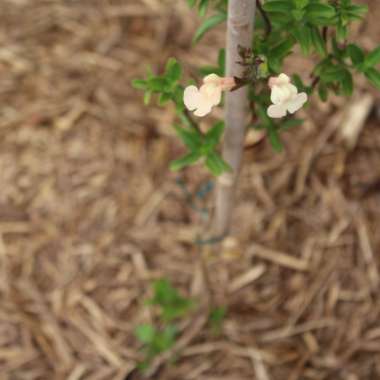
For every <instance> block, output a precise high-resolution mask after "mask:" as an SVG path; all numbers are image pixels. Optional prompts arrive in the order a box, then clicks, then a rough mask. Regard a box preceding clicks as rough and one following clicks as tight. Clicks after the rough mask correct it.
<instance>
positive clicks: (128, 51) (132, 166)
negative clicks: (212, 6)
mask: <svg viewBox="0 0 380 380" xmlns="http://www.w3.org/2000/svg"><path fill="white" fill-rule="evenodd" d="M362 3H365V4H368V6H369V9H370V11H369V15H368V17H367V18H366V19H365V21H363V22H358V23H356V24H355V25H354V26H353V32H352V33H353V34H352V36H353V39H354V40H355V41H357V42H359V43H360V44H361V45H362V46H363V47H364V48H365V49H367V50H370V49H373V48H375V47H376V46H377V45H378V44H379V43H380V23H379V22H378V20H379V18H380V4H379V1H378V0H368V1H362ZM199 24H200V21H199V18H198V16H197V15H196V13H195V12H194V11H192V10H190V9H189V8H188V6H187V3H186V1H184V0H165V1H164V0H139V1H137V2H136V1H132V0H108V1H107V0H80V1H79V0H78V1H75V0H67V1H65V0H56V1H53V0H51V1H49V0H1V2H0V100H1V102H0V133H1V139H0V185H1V188H0V295H1V302H0V379H2V380H3V379H4V380H24V379H25V380H37V379H41V380H46V379H67V380H80V379H89V380H108V379H115V380H116V379H117V380H124V379H125V380H133V379H141V378H142V375H141V374H139V373H138V372H136V371H135V367H136V364H137V363H138V362H139V361H140V360H141V355H142V354H141V350H140V347H141V344H140V343H139V341H138V340H137V339H136V337H135V334H134V331H135V329H136V326H137V325H139V324H141V323H153V322H152V321H154V320H155V314H154V311H152V310H151V309H150V308H149V307H147V306H146V305H145V300H146V299H147V298H148V297H150V295H151V289H152V288H151V284H152V281H154V280H155V279H158V278H162V277H163V278H167V279H169V280H170V281H171V282H172V283H173V284H174V285H173V286H175V287H176V288H178V289H179V291H180V293H181V294H183V295H186V296H187V297H190V298H192V299H196V300H197V303H198V308H197V312H196V313H193V314H190V315H189V316H188V317H187V318H185V319H184V320H183V321H182V322H181V325H180V339H182V338H183V344H182V346H181V350H180V354H179V355H178V357H177V360H176V361H175V362H174V364H173V363H171V364H168V365H161V364H162V363H158V364H157V366H156V367H154V368H153V370H152V373H151V375H150V377H151V378H153V379H162V380H191V379H202V380H203V379H204V380H216V379H218V380H246V379H258V380H270V379H273V380H284V379H289V380H298V379H300V380H301V379H302V380H303V379H318V380H324V379H334V380H338V379H342V380H343V379H344V380H366V379H368V380H369V379H380V301H379V297H378V294H379V264H380V262H379V261H380V258H379V250H380V118H379V117H380V116H379V114H380V112H379V104H380V96H379V93H378V92H376V90H375V89H374V88H372V87H370V85H369V84H368V82H367V81H366V80H365V79H364V78H362V77H356V78H355V83H356V91H355V95H354V96H353V97H352V98H350V99H340V98H331V99H330V101H329V102H328V103H321V102H320V101H319V100H318V99H317V97H314V98H313V99H312V100H311V104H310V106H309V107H308V108H306V109H304V110H302V111H300V112H299V116H301V117H303V118H305V123H304V125H303V126H301V127H298V128H296V129H295V130H291V131H289V132H287V133H284V134H283V140H284V144H285V151H284V152H282V153H275V152H274V151H273V149H272V148H271V146H270V144H269V143H268V141H266V140H265V139H264V140H259V141H256V140H255V139H254V137H253V140H252V141H253V142H254V144H253V147H252V148H250V149H247V150H246V152H245V155H244V168H243V170H242V174H241V182H240V185H239V191H238V195H237V204H236V212H235V215H234V221H233V227H232V237H230V238H228V239H226V240H225V241H224V242H223V243H222V244H220V245H218V247H217V249H215V247H213V246H210V245H202V246H199V245H196V244H194V242H195V240H196V238H197V236H201V235H202V231H204V229H205V228H206V225H207V222H208V220H209V214H210V210H211V209H212V196H213V187H212V186H213V182H212V178H210V176H209V174H208V173H206V172H205V171H204V170H203V169H200V168H199V167H195V168H191V169H187V170H186V171H184V172H182V173H171V172H170V171H169V170H168V164H169V162H170V160H172V159H174V158H177V157H178V156H179V155H180V154H181V153H182V151H183V147H182V146H181V143H180V142H179V141H178V139H177V138H175V137H174V136H173V130H172V128H171V126H172V124H173V123H174V122H175V111H174V109H172V108H171V107H170V106H169V107H165V108H159V107H158V106H155V105H154V102H153V104H152V105H151V106H149V107H145V106H144V105H143V99H142V93H141V92H139V91H137V90H134V89H132V87H131V85H130V82H131V80H132V79H134V78H141V77H144V75H145V73H146V69H147V67H148V65H151V66H152V68H153V70H154V71H155V72H157V73H158V72H160V70H162V69H163V67H164V65H165V63H166V60H167V58H169V57H176V58H177V59H178V60H179V61H180V62H181V63H183V65H184V67H185V69H186V77H187V78H194V79H197V78H198V79H199V77H198V73H197V69H198V68H199V66H202V65H210V64H214V63H215V61H216V59H217V53H218V49H219V48H221V47H223V45H224V35H225V30H224V26H220V27H218V28H217V29H216V30H214V31H212V32H211V33H209V34H208V35H207V36H206V37H205V38H204V39H203V40H202V41H201V42H200V43H199V44H198V45H197V46H195V47H194V48H193V47H192V44H191V39H192V37H193V33H194V31H195V30H196V28H197V27H198V26H199ZM287 65H288V68H289V72H299V73H300V74H301V75H303V76H305V75H306V76H307V73H308V72H307V67H308V63H307V62H305V60H304V59H303V58H297V57H296V58H293V59H291V60H289V62H287ZM222 115H223V113H222V111H221V110H216V111H215V112H214V113H213V116H214V117H222ZM210 120H212V118H210V119H208V118H205V120H204V127H205V128H207V126H208V125H209V123H211V121H210ZM251 137H252V136H251ZM203 209H204V210H206V211H202V210H203ZM214 307H219V308H223V309H224V310H225V311H226V312H225V316H224V318H223V321H222V323H221V326H220V331H219V332H218V334H214V333H213V331H212V329H210V327H209V326H208V324H207V323H206V322H205V320H206V319H207V315H208V314H207V313H209V311H210V309H211V308H214ZM202 318H203V319H202ZM205 318H206V319H205Z"/></svg>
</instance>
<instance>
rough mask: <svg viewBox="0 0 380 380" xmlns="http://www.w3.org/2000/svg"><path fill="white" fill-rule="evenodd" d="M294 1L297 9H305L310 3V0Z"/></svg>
mask: <svg viewBox="0 0 380 380" xmlns="http://www.w3.org/2000/svg"><path fill="white" fill-rule="evenodd" d="M293 3H294V5H295V6H296V8H297V9H303V8H305V7H306V5H308V4H309V0H293Z"/></svg>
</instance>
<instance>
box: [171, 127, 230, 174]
mask: <svg viewBox="0 0 380 380" xmlns="http://www.w3.org/2000/svg"><path fill="white" fill-rule="evenodd" d="M175 129H176V132H177V135H178V136H179V138H180V139H181V140H182V142H183V143H184V145H185V146H186V147H187V148H188V150H189V152H188V153H187V154H186V155H184V156H183V157H181V158H178V159H177V160H174V161H172V162H171V165H170V168H171V169H172V170H180V169H182V168H184V167H185V166H189V165H193V164H195V163H196V162H198V161H199V160H200V159H203V160H204V163H205V165H206V168H207V169H209V170H210V172H211V173H212V174H214V175H215V176H218V175H220V174H222V173H223V172H224V171H226V170H229V166H228V165H227V164H226V163H225V162H224V161H223V159H222V158H221V156H220V155H219V153H218V152H217V151H216V148H217V146H218V145H219V142H220V139H221V137H222V135H223V131H224V123H223V122H222V121H220V122H217V123H216V124H214V125H213V127H212V128H211V129H209V130H208V131H207V133H205V134H202V133H201V132H200V131H199V130H198V129H187V128H181V127H178V126H175Z"/></svg>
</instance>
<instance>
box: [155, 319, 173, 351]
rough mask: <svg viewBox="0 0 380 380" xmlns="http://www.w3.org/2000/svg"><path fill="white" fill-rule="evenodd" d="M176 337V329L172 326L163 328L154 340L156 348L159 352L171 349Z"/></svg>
mask: <svg viewBox="0 0 380 380" xmlns="http://www.w3.org/2000/svg"><path fill="white" fill-rule="evenodd" d="M176 336H177V328H176V327H175V326H174V325H168V326H166V327H165V329H164V331H162V332H161V333H160V334H159V335H158V336H157V339H156V342H155V343H156V346H157V349H158V351H159V352H164V351H167V350H169V349H170V348H171V347H173V345H174V343H175V339H176Z"/></svg>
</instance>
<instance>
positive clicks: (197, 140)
mask: <svg viewBox="0 0 380 380" xmlns="http://www.w3.org/2000/svg"><path fill="white" fill-rule="evenodd" d="M174 129H175V131H176V132H177V135H178V136H179V138H180V139H181V140H182V142H183V143H184V144H185V145H186V146H187V147H188V148H189V149H190V150H191V151H192V152H194V151H197V150H198V149H199V148H200V146H201V145H202V136H201V135H200V134H199V132H198V131H197V130H195V129H186V128H181V127H179V126H177V125H174Z"/></svg>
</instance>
